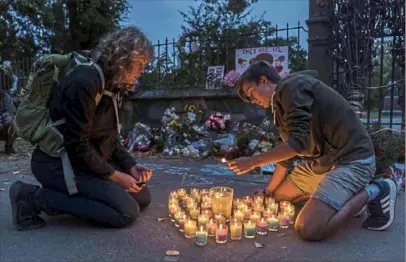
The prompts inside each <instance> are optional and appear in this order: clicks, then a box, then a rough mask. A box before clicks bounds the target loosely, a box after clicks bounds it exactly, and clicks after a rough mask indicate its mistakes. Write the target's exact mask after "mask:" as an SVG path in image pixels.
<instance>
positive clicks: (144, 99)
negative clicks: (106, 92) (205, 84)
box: [120, 89, 268, 134]
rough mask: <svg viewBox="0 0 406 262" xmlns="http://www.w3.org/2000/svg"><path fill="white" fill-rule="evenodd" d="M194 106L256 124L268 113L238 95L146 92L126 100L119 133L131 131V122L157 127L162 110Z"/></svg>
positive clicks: (221, 92)
mask: <svg viewBox="0 0 406 262" xmlns="http://www.w3.org/2000/svg"><path fill="white" fill-rule="evenodd" d="M189 104H194V105H195V106H196V108H197V109H198V110H199V109H200V110H202V111H203V112H205V113H206V115H205V117H207V116H208V115H209V114H210V113H212V112H222V113H229V114H231V116H232V120H233V121H240V122H250V123H255V124H259V123H261V121H262V120H263V118H264V117H265V116H266V115H267V114H268V112H267V111H268V110H264V109H262V108H259V107H258V106H256V105H253V104H248V103H245V102H243V101H242V100H241V99H240V98H239V97H238V95H237V94H236V93H235V91H234V92H230V91H227V90H225V91H221V90H214V91H207V90H202V89H188V90H170V89H160V90H147V91H139V92H138V93H136V94H134V95H132V96H130V97H128V98H126V100H125V101H124V103H123V106H122V108H121V110H120V111H121V112H120V120H121V122H122V124H123V132H124V134H127V132H128V131H129V130H130V129H131V128H132V126H133V125H134V123H136V122H142V123H145V124H148V125H150V126H151V127H160V125H161V118H162V115H163V113H164V111H165V110H166V109H167V108H169V107H174V108H175V109H176V110H177V111H178V112H182V111H183V109H184V107H185V105H189Z"/></svg>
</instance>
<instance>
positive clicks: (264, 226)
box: [257, 217, 268, 236]
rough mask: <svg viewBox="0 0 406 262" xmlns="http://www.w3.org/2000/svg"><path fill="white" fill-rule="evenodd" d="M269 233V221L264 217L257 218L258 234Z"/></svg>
mask: <svg viewBox="0 0 406 262" xmlns="http://www.w3.org/2000/svg"><path fill="white" fill-rule="evenodd" d="M267 233H268V221H266V219H265V218H264V217H262V218H261V219H258V220H257V234H258V235H261V236H263V235H266V234H267Z"/></svg>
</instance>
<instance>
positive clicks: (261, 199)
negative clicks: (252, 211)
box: [254, 195, 264, 205]
mask: <svg viewBox="0 0 406 262" xmlns="http://www.w3.org/2000/svg"><path fill="white" fill-rule="evenodd" d="M254 203H255V204H262V205H263V204H264V196H263V195H255V196H254Z"/></svg>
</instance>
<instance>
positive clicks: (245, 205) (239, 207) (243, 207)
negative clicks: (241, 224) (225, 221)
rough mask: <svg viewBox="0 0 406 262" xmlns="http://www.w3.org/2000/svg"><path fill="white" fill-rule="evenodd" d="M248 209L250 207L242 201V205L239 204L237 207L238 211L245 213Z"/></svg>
mask: <svg viewBox="0 0 406 262" xmlns="http://www.w3.org/2000/svg"><path fill="white" fill-rule="evenodd" d="M246 207H248V205H247V204H245V203H244V202H243V201H241V203H239V204H238V205H237V209H238V210H241V211H244V210H245V208H246Z"/></svg>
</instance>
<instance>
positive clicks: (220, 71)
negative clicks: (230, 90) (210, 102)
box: [206, 66, 224, 90]
mask: <svg viewBox="0 0 406 262" xmlns="http://www.w3.org/2000/svg"><path fill="white" fill-rule="evenodd" d="M223 78H224V66H209V68H207V79H206V89H207V90H214V89H221V87H222V85H223Z"/></svg>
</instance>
